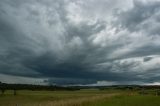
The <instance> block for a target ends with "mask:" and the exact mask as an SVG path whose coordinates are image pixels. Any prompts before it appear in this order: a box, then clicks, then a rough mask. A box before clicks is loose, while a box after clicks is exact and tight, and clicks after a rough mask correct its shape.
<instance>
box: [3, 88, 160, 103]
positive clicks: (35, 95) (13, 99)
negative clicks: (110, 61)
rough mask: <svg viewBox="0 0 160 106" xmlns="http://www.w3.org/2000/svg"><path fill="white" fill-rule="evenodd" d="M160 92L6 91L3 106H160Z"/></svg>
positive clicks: (111, 90)
mask: <svg viewBox="0 0 160 106" xmlns="http://www.w3.org/2000/svg"><path fill="white" fill-rule="evenodd" d="M158 93H159V90H158V89H155V88H154V89H145V90H144V89H120V88H118V89H113V88H109V89H103V90H102V89H96V88H94V89H91V88H90V89H81V90H75V91H74V90H73V91H67V90H61V91H45V90H43V91H33V90H17V91H16V95H14V90H6V91H5V93H4V94H1V95H0V106H160V96H159V94H158Z"/></svg>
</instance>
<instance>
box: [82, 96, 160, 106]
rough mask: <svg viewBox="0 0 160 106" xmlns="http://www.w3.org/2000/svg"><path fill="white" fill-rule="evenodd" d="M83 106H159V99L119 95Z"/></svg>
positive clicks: (157, 97)
mask: <svg viewBox="0 0 160 106" xmlns="http://www.w3.org/2000/svg"><path fill="white" fill-rule="evenodd" d="M85 106H160V97H159V96H154V95H132V96H127V95H119V96H115V97H111V98H107V99H103V100H100V101H97V102H94V103H90V104H89V105H85Z"/></svg>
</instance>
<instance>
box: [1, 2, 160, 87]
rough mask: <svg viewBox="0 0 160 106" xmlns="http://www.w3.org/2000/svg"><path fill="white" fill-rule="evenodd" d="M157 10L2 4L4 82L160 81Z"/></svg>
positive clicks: (139, 5)
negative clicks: (18, 79)
mask: <svg viewBox="0 0 160 106" xmlns="http://www.w3.org/2000/svg"><path fill="white" fill-rule="evenodd" d="M159 10H160V1H158V0H152V1H151V0H143V1H140V0H125V1H124V2H122V1H120V0H87V1H86V0H45V1H44V0H27V1H26V0H1V1H0V74H1V76H5V77H1V78H0V80H1V81H6V82H7V81H8V82H10V83H19V82H16V80H9V79H13V78H14V79H15V77H17V78H21V79H23V81H24V83H26V82H27V81H28V82H30V83H33V82H34V79H35V80H36V79H38V80H42V82H43V83H49V84H51V83H52V84H96V83H97V84H100V85H101V84H106V85H107V84H145V83H149V84H150V83H158V82H159V81H160V78H159V76H160V42H159V41H160V31H159V28H160V11H159ZM29 79H30V80H29ZM28 82H27V83H28Z"/></svg>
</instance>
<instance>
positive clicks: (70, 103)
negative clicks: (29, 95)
mask: <svg viewBox="0 0 160 106" xmlns="http://www.w3.org/2000/svg"><path fill="white" fill-rule="evenodd" d="M115 95H118V94H103V95H98V96H92V97H83V98H75V99H74V98H72V99H66V100H58V101H47V102H43V103H42V102H41V103H35V104H33V103H32V104H30V103H28V104H25V105H23V106H82V105H87V104H88V103H90V102H96V101H98V100H101V99H104V98H107V97H111V96H115Z"/></svg>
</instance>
